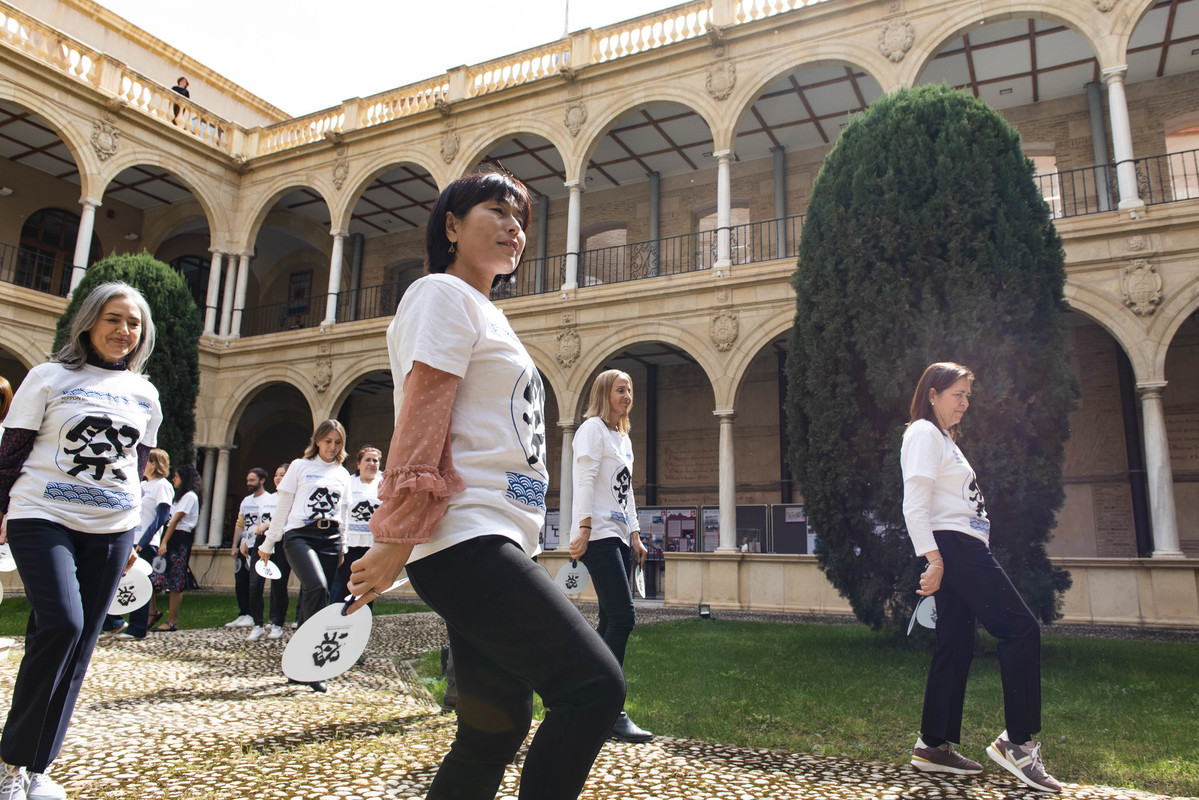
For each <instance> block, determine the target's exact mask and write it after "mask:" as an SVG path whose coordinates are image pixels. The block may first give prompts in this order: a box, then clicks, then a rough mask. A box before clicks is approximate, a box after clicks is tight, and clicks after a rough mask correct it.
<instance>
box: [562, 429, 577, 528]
mask: <svg viewBox="0 0 1199 800" xmlns="http://www.w3.org/2000/svg"><path fill="white" fill-rule="evenodd" d="M558 427H559V428H561V429H562V463H561V464H560V465H559V469H558V487H559V488H558V509H559V510H558V517H559V520H560V521H559V522H558V549H559V550H569V549H570V529H571V528H572V527H574V496H575V477H574V475H575V431H576V430H578V428H579V426H578V425H576V424H575V422H574V420H573V419H571V420H565V421H563V420H559V421H558Z"/></svg>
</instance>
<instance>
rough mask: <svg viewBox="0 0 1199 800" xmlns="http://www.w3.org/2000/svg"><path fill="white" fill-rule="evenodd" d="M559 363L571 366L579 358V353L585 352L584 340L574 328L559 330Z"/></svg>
mask: <svg viewBox="0 0 1199 800" xmlns="http://www.w3.org/2000/svg"><path fill="white" fill-rule="evenodd" d="M557 350H558V352H557V353H556V355H557V357H558V363H559V364H561V365H562V366H564V367H569V366H570V365H571V364H573V363H575V361H576V360H578V358H579V354H580V353H582V352H583V340H582V339H580V338H579V332H578V331H576V330H575V329H574V328H563V329H562V330H560V331H558V348H557Z"/></svg>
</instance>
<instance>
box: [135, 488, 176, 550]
mask: <svg viewBox="0 0 1199 800" xmlns="http://www.w3.org/2000/svg"><path fill="white" fill-rule="evenodd" d="M174 499H175V487H174V486H171V482H170V481H168V480H167V479H166V478H155V479H154V480H152V481H145V482H144V483H143V484H142V516H141V520H140V521H139V522H138V523H137V538H138V539H141V537H142V534H143V533H145V532H146V528H148V527H150V525H151V524H152V523H153V522H154V521H155V519H157V517H158V507H159V506H160V505H162V504H164V503H165V504H166V505H167V506H168V507H169V506H170V505H171V504H172V503H173V502H174ZM168 521H169V520H168ZM158 538H159V532H158V531H156V532H155V534H154V536H153V537H152V539H151V543H152V544H155V545H157V543H158V542H157V539H158Z"/></svg>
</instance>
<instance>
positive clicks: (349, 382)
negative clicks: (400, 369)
mask: <svg viewBox="0 0 1199 800" xmlns="http://www.w3.org/2000/svg"><path fill="white" fill-rule="evenodd" d="M333 366H334V369H336V368H338V367H342V366H349V367H351V369H350V370H349V371H348V372H345V373H344V374H342V375H338V374H336V373H334V379H333V383H332V384H330V386H329V388H328V390H326V392H325V395H326V396H327V397H329V398H332V400H331V401H330V402H329V404H328V405H327V406H326V407H325V408H324V410H325V411H327V412H328V413H327V414H326V415H325V416H326V417H330V416H332V415H333V413H334V412H335V411H337V410H338V409H340V408H341V407H342V406H343V405H345V402H346V400H347V399H348V398H349V396H350V394H351V393H352V392H353V391H354V389H355V388H356V387H357V386H358V384H359V383H361V382H362V379H363V378H365V377H366V376H367V375H370V374H371V373H372V372H389V371H390V370H391V360H390V358H389V356H388V354H387V348H386V347H384V348H381V349H376V350H374V351H373V352H370V353H367V354H355V356H354V358H353V359H339V360H338V361H336V362H334V364H333Z"/></svg>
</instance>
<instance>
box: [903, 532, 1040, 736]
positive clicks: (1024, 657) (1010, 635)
mask: <svg viewBox="0 0 1199 800" xmlns="http://www.w3.org/2000/svg"><path fill="white" fill-rule="evenodd" d="M933 536H934V537H935V538H936V540H937V549H938V550H939V551H940V552H941V558H942V559H943V560H944V562H945V564H944V566H945V575H944V577H943V578H942V580H941V588H940V589H938V590H937V593H936V594H935V595H933V597H935V598H936V602H937V647H936V650H935V651H933V660H932V664H930V665H929V668H928V683H927V685H926V686H925V689H924V716H923V719H922V721H921V723H920V732H921V733H922V734H924V736H925V737H931V738H933V739H934V740H945V741H949V742H961V741H962V706H963V704H964V703H965V701H966V678H967V677H968V676H969V674H970V662H971V660H972V659H973V658H974V623H975V619H977V620H978V621H979V622H981V623H982V625H983V627H984V628H986V629H987V633H989V634H991V635H992V636H994V637H995V638H996V639H998V640H999V675H1000V679H1001V680H1002V682H1003V715H1004V723H1005V724H1006V726H1007V732H1008V737H1009V739H1010V740H1011V741H1013V742H1015V743H1016V744H1024V743H1025V742H1026V741H1028V740H1029V739H1030V738H1032V734H1034V733H1036V732H1037V731H1039V730H1040V729H1041V627H1040V625H1038V624H1037V618H1036V617H1034V616H1033V614H1032V612H1031V611H1029V610H1028V606H1026V605H1025V604H1024V600H1023V599H1021V597H1020V593H1019V592H1017V591H1016V587H1014V586H1012V582H1011V581H1010V580H1009V579H1008V576H1007V573H1005V572H1004V571H1003V567H1001V566H999V563H998V562H997V561H996V560H995V556H993V555H991V549H990V548H989V547H987V545H986V544H984V543H983V542H982V540H981V539H976V538H974V537H973V536H970V535H968V534H965V533H958V532H957V531H933Z"/></svg>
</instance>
